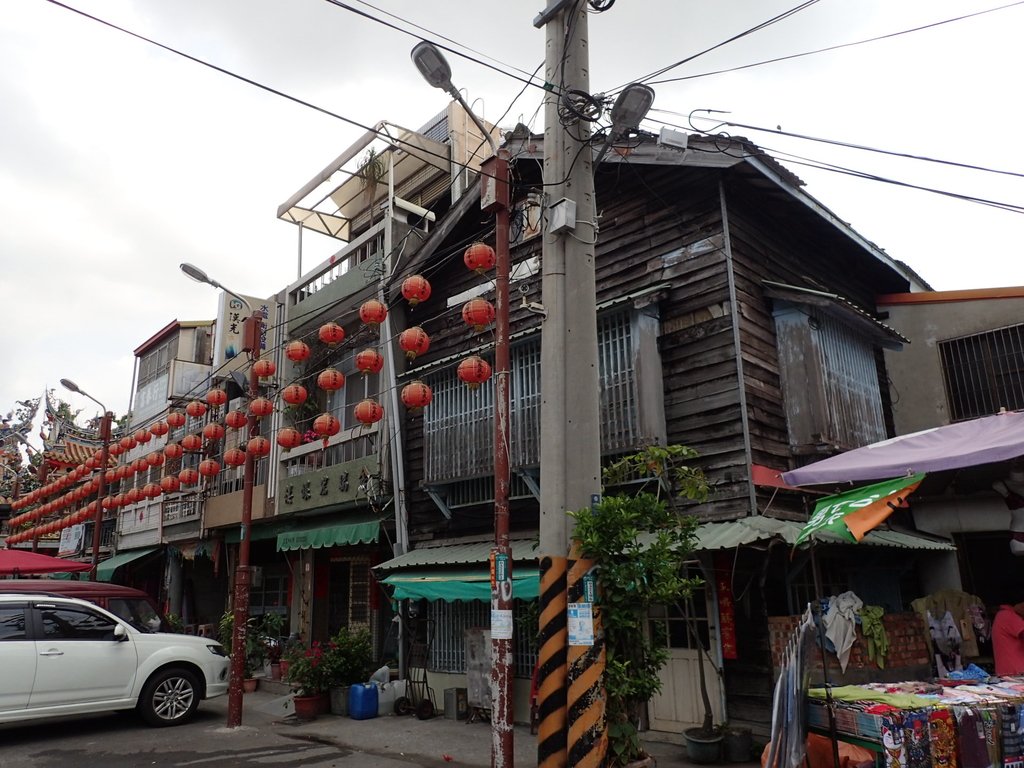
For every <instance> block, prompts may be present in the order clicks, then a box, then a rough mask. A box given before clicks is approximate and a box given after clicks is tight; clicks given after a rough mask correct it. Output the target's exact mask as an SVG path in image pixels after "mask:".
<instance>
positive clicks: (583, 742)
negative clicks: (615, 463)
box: [534, 1, 606, 768]
mask: <svg viewBox="0 0 1024 768" xmlns="http://www.w3.org/2000/svg"><path fill="white" fill-rule="evenodd" d="M534 25H535V26H546V54H545V57H546V61H545V70H544V72H545V75H544V77H545V81H546V82H547V83H550V84H552V85H553V86H554V88H552V90H551V92H550V95H549V96H548V98H547V101H546V102H545V111H544V182H545V195H546V205H545V210H546V215H545V220H546V221H548V222H551V221H552V218H553V207H557V206H559V205H561V206H563V211H566V212H567V215H566V216H565V218H566V219H567V220H568V221H567V223H566V224H565V225H563V226H564V229H562V230H561V231H559V232H556V233H554V234H552V233H551V232H550V229H551V224H550V223H549V224H548V230H547V231H545V232H544V235H543V237H544V240H543V252H542V253H543V255H542V261H543V284H542V290H543V296H542V299H543V303H544V309H545V311H546V313H547V316H546V319H545V320H544V325H543V334H542V336H541V395H542V400H541V446H542V448H541V463H540V561H541V599H540V613H541V615H540V646H541V648H540V660H539V664H540V672H539V680H538V701H537V706H538V712H539V718H540V724H539V735H538V741H537V764H538V765H539V766H545V767H551V768H553V767H554V766H565V765H573V766H583V765H598V764H600V763H601V762H602V761H603V757H604V744H605V743H606V741H605V739H604V724H603V718H604V713H603V706H602V701H601V697H600V695H599V692H600V679H599V676H598V682H597V686H598V688H597V693H598V695H595V694H594V690H593V688H588V689H586V690H581V688H580V683H581V682H582V681H581V671H584V670H585V669H589V668H592V667H594V666H595V665H599V664H603V658H604V653H603V646H602V645H601V643H602V642H603V641H602V640H601V638H600V633H596V635H597V636H596V637H595V645H594V646H589V647H588V646H577V647H570V646H569V645H568V633H567V604H568V603H570V602H579V601H581V595H580V594H579V592H580V591H581V584H580V583H579V578H578V577H579V575H580V573H581V571H585V570H586V569H587V568H588V567H589V566H588V564H586V563H582V562H577V559H576V557H575V553H573V555H572V557H567V555H568V554H569V551H570V543H571V540H572V525H571V523H572V521H571V519H570V518H569V517H568V516H567V515H566V512H567V511H569V510H578V509H584V508H587V507H589V506H590V505H591V503H592V501H593V499H594V498H595V497H596V496H597V495H598V494H599V493H600V490H601V482H600V471H601V458H600V421H599V418H600V405H599V403H600V387H599V381H598V356H597V306H596V282H595V275H594V243H595V241H596V226H595V224H596V216H595V201H594V177H593V170H592V161H593V152H592V150H591V148H590V146H589V138H590V125H589V123H587V122H586V121H576V122H575V123H573V124H572V125H569V126H568V128H567V127H566V126H564V125H563V124H562V121H561V117H560V115H559V112H560V110H559V103H560V98H561V94H565V93H566V92H568V91H570V90H576V91H581V92H583V93H588V94H589V93H590V76H589V63H588V58H587V45H588V38H587V4H586V3H585V2H578V1H572V2H564V1H563V2H551V3H549V6H548V9H547V10H546V11H544V12H543V13H542V14H541V15H540V16H538V17H537V19H536V20H535V21H534ZM563 198H564V199H565V200H566V201H568V202H569V203H574V204H575V221H573V217H572V215H571V213H569V212H568V209H570V208H572V205H566V204H565V203H560V202H559V201H561V200H563ZM570 572H571V573H572V575H569V574H570ZM586 677H587V678H588V679H593V675H588V676H586ZM567 705H568V710H569V711H572V712H573V713H574V714H573V722H569V718H568V716H567Z"/></svg>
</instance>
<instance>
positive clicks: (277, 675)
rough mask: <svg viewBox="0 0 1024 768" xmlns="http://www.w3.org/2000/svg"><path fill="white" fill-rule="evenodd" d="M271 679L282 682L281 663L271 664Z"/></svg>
mask: <svg viewBox="0 0 1024 768" xmlns="http://www.w3.org/2000/svg"><path fill="white" fill-rule="evenodd" d="M270 679H271V680H280V679H281V662H279V661H272V662H270Z"/></svg>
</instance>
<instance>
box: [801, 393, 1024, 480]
mask: <svg viewBox="0 0 1024 768" xmlns="http://www.w3.org/2000/svg"><path fill="white" fill-rule="evenodd" d="M1018 456H1024V412H1021V411H1013V412H1007V413H999V414H996V415H995V416H984V417H982V418H980V419H971V420H970V421H960V422H957V423H956V424H949V425H947V426H944V427H936V428H934V429H926V430H923V431H921V432H914V433H912V434H909V435H900V436H899V437H894V438H892V439H890V440H883V441H881V442H879V443H872V444H871V445H866V446H864V447H863V448H855V449H853V450H852V451H846V453H841V454H839V455H838V456H833V457H832V458H829V459H823V460H822V461H816V462H814V463H813V464H808V465H807V466H806V467H801V468H800V469H794V470H791V471H789V472H784V473H783V474H782V479H783V480H784V481H785V482H786V483H788V484H789V485H818V484H827V483H858V482H865V483H866V482H871V481H872V480H883V479H885V478H889V477H906V476H909V475H912V474H915V473H918V472H939V471H941V470H945V469H961V468H963V467H973V466H976V465H978V464H990V463H993V462H997V461H1006V460H1008V459H1013V458H1016V457H1018Z"/></svg>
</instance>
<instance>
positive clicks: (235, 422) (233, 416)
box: [224, 411, 249, 429]
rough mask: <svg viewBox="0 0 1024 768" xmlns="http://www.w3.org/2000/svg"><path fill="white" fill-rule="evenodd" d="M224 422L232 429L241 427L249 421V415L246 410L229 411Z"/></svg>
mask: <svg viewBox="0 0 1024 768" xmlns="http://www.w3.org/2000/svg"><path fill="white" fill-rule="evenodd" d="M224 423H225V424H227V425H228V426H229V427H231V428H232V429H241V428H242V427H244V426H245V425H246V424H248V423H249V417H248V416H246V415H245V411H228V415H227V416H225V417H224Z"/></svg>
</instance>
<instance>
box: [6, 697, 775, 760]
mask: <svg viewBox="0 0 1024 768" xmlns="http://www.w3.org/2000/svg"><path fill="white" fill-rule="evenodd" d="M289 715H290V700H289V698H288V697H287V696H285V697H282V696H279V695H277V694H272V693H264V692H257V693H254V694H248V695H246V697H245V710H244V715H243V723H244V724H243V726H242V727H241V728H236V729H229V728H226V727H225V726H224V723H225V721H226V718H227V697H220V698H218V699H214V700H212V701H205V702H203V703H202V705H201V706H200V707H199V711H198V713H197V716H196V718H195V720H194V721H193V722H191V723H189V724H188V725H184V726H179V727H176V728H151V727H149V726H147V725H145V724H143V723H142V722H141V721H140V720H139V719H138V718H137V717H136V716H135V715H134V714H133V713H132V714H110V715H95V716H86V717H77V718H62V719H60V720H49V721H39V722H36V723H31V724H20V725H2V726H0V768H79V767H80V766H81V768H150V767H151V766H152V767H155V768H292V767H293V766H294V767H295V768H298V767H299V766H301V768H354V767H355V766H359V768H410V766H422V768H442V766H443V767H444V768H449V767H456V768H489V766H490V749H491V729H490V726H489V725H487V724H486V723H471V724H468V723H465V722H460V721H454V720H446V719H444V718H443V717H436V718H434V719H432V720H417V719H416V718H415V717H395V716H389V717H380V718H374V719H371V720H352V719H350V718H347V717H333V716H324V717H321V718H318V719H317V720H314V721H312V722H300V721H298V720H297V719H296V718H294V717H291V716H289ZM645 742H646V739H645ZM645 745H646V746H647V748H648V750H649V751H650V753H651V754H652V755H654V756H655V757H656V758H657V764H658V768H693V766H692V764H691V763H688V761H687V760H686V757H685V749H683V748H682V747H681V746H679V745H676V744H670V743H657V742H647V743H646V744H645ZM536 749H537V747H536V738H535V737H533V736H531V735H530V733H529V730H528V729H527V728H525V727H521V726H517V727H516V729H515V766H514V768H527V767H528V766H536V764H537V763H536V755H537V752H536ZM733 768H760V766H759V765H757V764H754V763H748V764H746V765H744V764H735V765H734V766H733Z"/></svg>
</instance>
